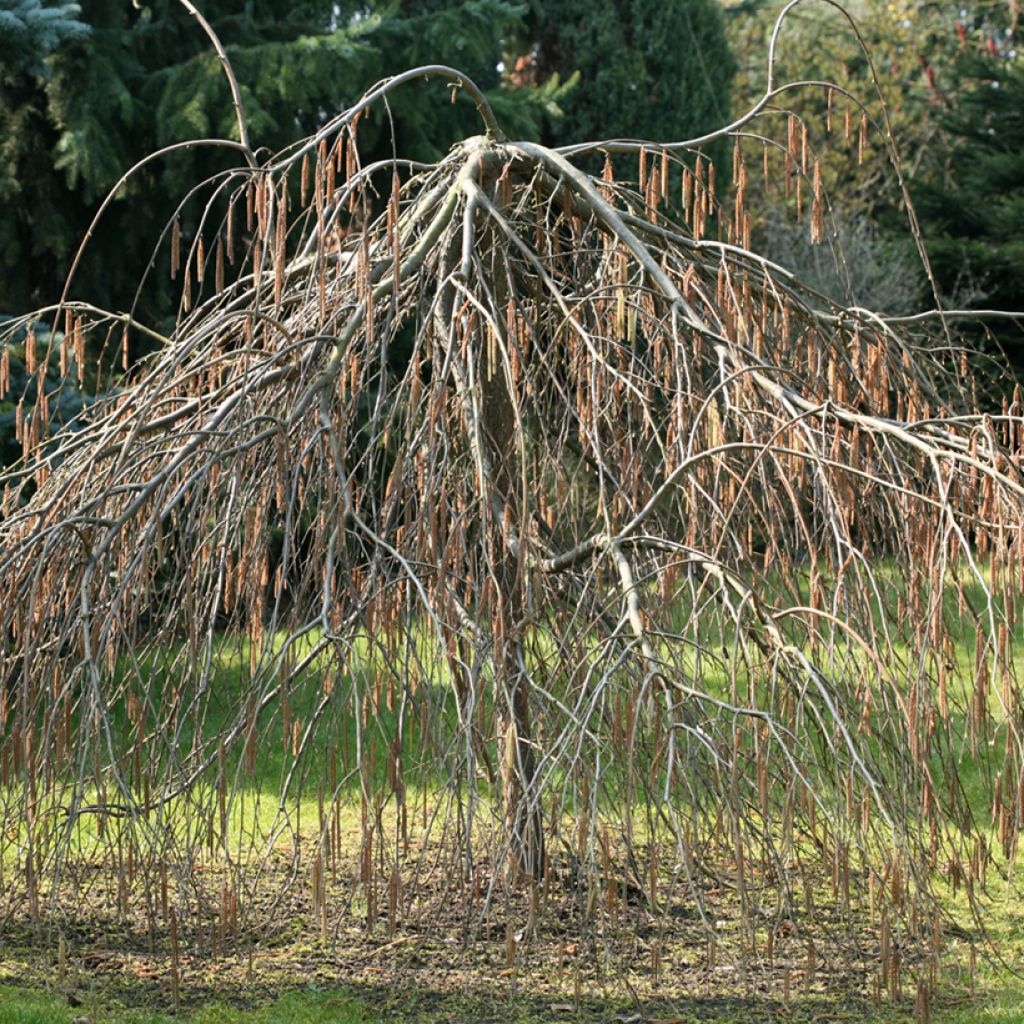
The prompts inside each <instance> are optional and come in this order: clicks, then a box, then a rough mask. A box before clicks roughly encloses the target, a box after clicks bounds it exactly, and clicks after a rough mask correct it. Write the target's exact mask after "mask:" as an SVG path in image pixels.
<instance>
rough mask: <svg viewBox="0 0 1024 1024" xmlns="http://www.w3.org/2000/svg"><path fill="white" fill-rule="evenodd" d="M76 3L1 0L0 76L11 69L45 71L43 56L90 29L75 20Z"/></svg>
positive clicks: (77, 9)
mask: <svg viewBox="0 0 1024 1024" xmlns="http://www.w3.org/2000/svg"><path fill="white" fill-rule="evenodd" d="M80 11H81V7H80V6H79V5H78V4H56V5H48V4H44V3H42V2H41V0H0V52H2V53H3V60H2V62H0V77H6V76H7V75H9V74H10V73H11V72H12V71H13V72H17V71H28V72H30V73H32V74H36V75H43V74H45V65H44V64H43V62H42V61H43V58H44V57H46V56H48V55H49V54H51V53H53V51H54V50H56V49H58V47H60V46H61V45H62V44H63V43H66V42H70V41H71V40H72V39H80V38H81V37H82V36H83V35H85V34H86V33H87V32H88V31H89V29H88V26H86V25H84V24H83V23H82V22H81V21H79V20H78V17H77V16H78V14H79V13H80Z"/></svg>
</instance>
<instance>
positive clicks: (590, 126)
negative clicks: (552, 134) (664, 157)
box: [529, 0, 736, 143]
mask: <svg viewBox="0 0 1024 1024" xmlns="http://www.w3.org/2000/svg"><path fill="white" fill-rule="evenodd" d="M529 20H530V30H531V35H532V38H533V39H535V40H536V49H535V59H536V67H537V74H538V77H539V78H541V79H544V78H546V77H547V76H548V75H550V74H552V73H553V72H560V73H561V74H562V75H563V77H565V76H567V75H569V74H571V73H572V72H573V71H578V72H579V76H580V79H579V85H578V86H577V88H576V89H574V90H573V92H572V93H571V95H570V96H569V97H568V98H567V100H566V102H565V104H564V109H565V117H564V120H562V121H561V122H560V123H559V126H558V132H559V136H560V141H563V142H569V143H571V142H579V141H581V140H584V139H609V138H632V139H636V138H644V139H664V140H666V141H668V140H681V139H686V138H692V137H694V136H696V135H699V134H701V133H703V132H706V131H708V130H709V129H710V128H712V127H715V126H718V125H721V124H724V123H726V122H727V121H728V115H729V108H730V104H729V90H730V85H731V82H732V78H733V75H734V73H735V70H736V64H735V61H734V60H733V57H732V54H731V51H730V49H729V45H728V42H727V40H726V36H725V28H724V24H723V20H722V12H721V8H720V6H719V5H718V4H717V3H714V2H713V0H616V2H613V3H605V4H593V3H591V2H589V0H543V2H542V0H534V3H533V8H532V10H531V14H530V19H529Z"/></svg>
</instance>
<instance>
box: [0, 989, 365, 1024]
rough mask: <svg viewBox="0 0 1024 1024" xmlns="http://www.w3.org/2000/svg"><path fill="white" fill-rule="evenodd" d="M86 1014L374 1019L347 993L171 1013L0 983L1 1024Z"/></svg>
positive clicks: (250, 1021)
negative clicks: (72, 1002) (86, 1002)
mask: <svg viewBox="0 0 1024 1024" xmlns="http://www.w3.org/2000/svg"><path fill="white" fill-rule="evenodd" d="M94 1014H95V1017H94ZM83 1017H84V1018H87V1019H88V1020H89V1021H90V1024H365V1022H367V1021H369V1020H370V1019H371V1018H370V1015H369V1011H368V1009H367V1008H366V1007H365V1006H363V1005H362V1004H361V1003H360V1002H358V1001H357V1000H356V999H355V998H353V997H352V996H350V995H348V994H346V993H344V992H338V993H330V992H295V993H289V994H288V995H285V996H282V997H281V998H280V999H277V1000H276V1001H274V1002H272V1003H269V1004H267V1005H266V1006H262V1007H259V1008H257V1009H239V1008H236V1007H230V1006H224V1005H221V1004H218V1003H211V1004H208V1005H206V1006H202V1007H199V1008H197V1009H194V1010H189V1011H183V1012H182V1013H180V1014H176V1015H174V1016H168V1015H167V1014H165V1013H158V1012H153V1011H150V1010H142V1009H129V1008H125V1007H118V1006H106V1005H100V1006H97V1007H95V1008H94V1007H90V1006H85V1007H82V1006H79V1007H71V1006H69V1005H68V1003H67V1000H65V999H60V998H58V997H56V996H53V995H47V994H46V993H43V992H37V991H31V990H27V989H21V988H11V987H8V986H0V1024H65V1022H66V1024H71V1022H72V1021H74V1020H75V1019H76V1018H79V1019H80V1018H83Z"/></svg>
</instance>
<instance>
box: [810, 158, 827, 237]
mask: <svg viewBox="0 0 1024 1024" xmlns="http://www.w3.org/2000/svg"><path fill="white" fill-rule="evenodd" d="M824 237H825V189H824V187H823V186H822V183H821V164H820V163H819V162H818V161H817V160H815V161H814V194H813V198H812V200H811V241H812V242H813V243H815V244H816V243H818V242H820V241H821V240H822V239H823V238H824Z"/></svg>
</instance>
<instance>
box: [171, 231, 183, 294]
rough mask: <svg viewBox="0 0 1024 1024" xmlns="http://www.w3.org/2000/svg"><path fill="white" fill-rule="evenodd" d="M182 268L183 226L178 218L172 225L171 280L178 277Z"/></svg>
mask: <svg viewBox="0 0 1024 1024" xmlns="http://www.w3.org/2000/svg"><path fill="white" fill-rule="evenodd" d="M180 266H181V224H180V222H179V221H178V218H177V217H175V218H174V223H173V224H172V225H171V280H172V281H173V280H174V279H175V278H176V277H177V276H178V268H179V267H180Z"/></svg>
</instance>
